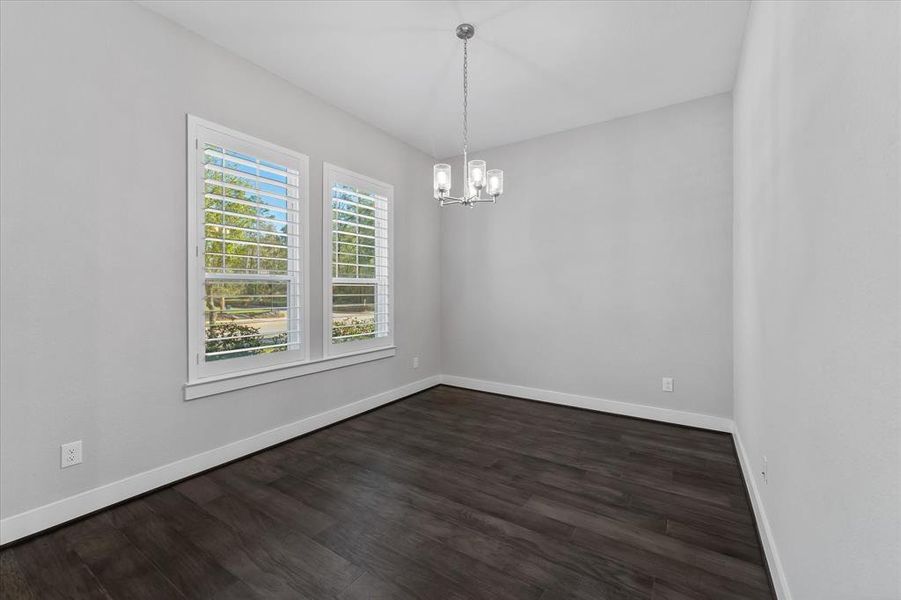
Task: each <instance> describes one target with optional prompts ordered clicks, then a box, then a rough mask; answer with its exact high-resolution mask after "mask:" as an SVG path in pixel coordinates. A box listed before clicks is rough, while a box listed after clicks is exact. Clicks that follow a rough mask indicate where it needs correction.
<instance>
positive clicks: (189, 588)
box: [122, 515, 256, 598]
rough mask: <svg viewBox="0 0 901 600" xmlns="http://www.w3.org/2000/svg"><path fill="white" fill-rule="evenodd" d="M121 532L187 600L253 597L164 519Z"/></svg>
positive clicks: (142, 522)
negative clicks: (193, 599) (191, 599)
mask: <svg viewBox="0 0 901 600" xmlns="http://www.w3.org/2000/svg"><path fill="white" fill-rule="evenodd" d="M122 531H123V532H124V533H125V536H126V537H127V538H128V539H129V540H130V541H131V543H132V544H134V545H135V546H137V547H138V548H140V549H141V551H142V552H143V553H144V554H146V555H147V556H148V557H149V558H150V560H152V561H153V562H154V564H155V565H156V567H157V568H158V569H159V570H160V571H161V572H162V573H164V574H165V576H166V577H167V578H168V579H169V581H171V582H172V583H173V584H174V585H175V587H176V588H177V589H178V590H179V592H181V593H182V594H184V595H185V596H186V597H187V598H213V597H215V598H242V597H243V598H254V597H256V595H255V594H253V593H252V591H251V590H250V588H249V587H247V585H246V584H244V583H243V582H242V581H240V580H239V579H237V578H236V577H234V576H233V575H232V574H231V573H229V572H228V571H226V570H225V569H224V568H223V567H222V566H221V565H220V564H219V563H218V562H216V561H215V560H214V559H213V558H212V557H211V556H210V555H209V554H208V553H207V552H206V551H204V550H202V549H201V548H199V547H197V546H196V545H194V544H193V543H192V542H191V541H189V540H188V539H187V538H186V537H184V536H181V535H179V534H178V532H177V531H176V530H175V529H174V528H173V527H172V526H171V525H170V524H169V523H168V521H167V520H166V517H161V516H155V515H154V516H150V517H147V518H145V519H141V520H139V521H135V522H133V523H130V524H128V525H127V526H125V527H124V528H123V530H122Z"/></svg>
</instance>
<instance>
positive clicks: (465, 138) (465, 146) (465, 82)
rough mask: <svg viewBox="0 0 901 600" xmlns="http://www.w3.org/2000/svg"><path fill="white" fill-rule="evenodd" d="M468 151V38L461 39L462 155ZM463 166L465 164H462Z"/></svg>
mask: <svg viewBox="0 0 901 600" xmlns="http://www.w3.org/2000/svg"><path fill="white" fill-rule="evenodd" d="M468 151H469V40H463V155H464V156H466V154H467V153H468ZM464 168H465V166H464Z"/></svg>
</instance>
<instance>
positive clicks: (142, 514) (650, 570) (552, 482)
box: [0, 387, 772, 600]
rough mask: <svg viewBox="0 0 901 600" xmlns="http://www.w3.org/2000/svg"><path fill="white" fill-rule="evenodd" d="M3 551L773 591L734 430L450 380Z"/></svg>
mask: <svg viewBox="0 0 901 600" xmlns="http://www.w3.org/2000/svg"><path fill="white" fill-rule="evenodd" d="M0 564H2V585H0V589H2V592H0V596H2V598H4V599H5V598H41V599H44V598H73V597H77V598H216V599H221V598H392V599H394V598H398V599H403V598H427V599H436V598H475V597H478V598H511V599H512V598H515V599H529V598H541V599H542V600H551V599H557V598H585V599H592V600H596V599H606V598H617V599H618V598H623V599H629V600H632V599H635V600H638V599H653V600H684V599H687V598H708V599H716V600H728V599H731V598H767V599H770V598H772V596H771V595H770V587H769V582H768V577H767V573H766V571H765V567H764V566H763V561H762V559H761V552H760V548H759V545H758V541H757V536H756V532H755V527H754V522H753V517H752V515H751V512H750V510H749V507H748V503H747V499H746V496H745V492H744V487H743V481H742V477H741V473H740V471H739V467H738V465H737V463H736V459H735V453H734V451H733V447H732V441H731V438H730V437H729V436H728V435H725V434H718V433H712V432H707V431H701V430H696V429H688V428H682V427H677V426H672V425H665V424H662V423H654V422H650V421H641V420H637V419H629V418H626V417H618V416H613V415H606V414H599V413H592V412H588V411H581V410H576V409H569V408H564V407H558V406H551V405H545V404H539V403H534V402H528V401H525V400H517V399H513V398H507V397H503V396H495V395H492V394H484V393H480V392H471V391H466V390H460V389H457V388H450V387H437V388H432V389H430V390H427V391H425V392H422V393H420V394H417V395H415V396H411V397H410V398H407V399H405V400H402V401H400V402H397V403H394V404H391V405H389V406H387V407H384V408H381V409H378V410H376V411H373V412H370V413H368V414H365V415H363V416H360V417H357V418H354V419H351V420H349V421H345V422H344V423H340V424H338V425H335V426H333V427H331V428H328V429H325V430H322V431H320V432H317V433H314V434H311V435H308V436H306V437H303V438H299V439H297V440H294V441H292V442H289V443H286V444H283V445H281V446H278V447H276V448H273V449H271V450H267V451H265V452H262V453H259V454H256V455H254V456H252V457H250V458H247V459H244V460H241V461H239V462H235V463H232V464H230V465H227V466H225V467H222V468H219V469H216V470H213V471H210V472H208V473H206V474H204V475H201V476H198V477H195V478H193V479H190V480H187V481H185V482H182V483H180V484H178V485H175V486H174V487H171V488H167V489H164V490H162V491H158V492H155V493H153V494H150V495H148V496H145V497H143V498H140V499H138V500H134V501H131V502H128V503H126V504H123V505H120V506H118V507H115V508H113V509H110V510H107V511H104V512H101V513H99V514H97V515H95V516H92V517H90V518H88V519H85V520H82V521H79V522H76V523H74V524H72V525H69V526H67V527H64V528H61V529H58V530H56V531H53V532H51V533H49V534H46V535H43V536H40V537H37V538H35V539H32V540H30V541H27V542H24V543H22V544H19V545H15V546H11V547H9V548H7V549H5V550H3V551H2V552H0Z"/></svg>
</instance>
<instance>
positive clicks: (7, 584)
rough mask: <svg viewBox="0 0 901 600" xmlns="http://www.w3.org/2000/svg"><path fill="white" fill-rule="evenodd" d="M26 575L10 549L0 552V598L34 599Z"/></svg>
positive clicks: (35, 597) (3, 599)
mask: <svg viewBox="0 0 901 600" xmlns="http://www.w3.org/2000/svg"><path fill="white" fill-rule="evenodd" d="M37 598H38V595H37V594H36V593H35V592H34V589H33V588H32V587H31V584H30V583H28V575H27V573H26V572H25V571H24V570H23V569H22V567H21V565H19V560H18V559H17V558H16V553H15V552H13V551H12V550H9V551H7V552H3V553H0V600H36V599H37Z"/></svg>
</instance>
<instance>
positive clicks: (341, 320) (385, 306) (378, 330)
mask: <svg viewBox="0 0 901 600" xmlns="http://www.w3.org/2000/svg"><path fill="white" fill-rule="evenodd" d="M330 194H331V275H332V289H331V294H332V319H331V328H332V333H331V341H332V343H333V344H345V343H349V342H351V343H352V342H364V341H366V340H378V339H379V338H385V337H387V336H389V334H390V333H391V332H390V327H391V325H390V323H391V318H390V316H391V315H390V311H391V306H390V302H391V294H390V277H389V275H390V274H389V265H390V261H389V251H390V249H389V231H388V226H389V225H388V224H389V218H388V210H389V200H388V197H387V195H382V194H379V193H378V192H376V191H373V190H370V189H367V188H366V187H355V186H353V185H350V184H348V183H343V182H341V181H340V180H334V181H332V185H331V188H330Z"/></svg>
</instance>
